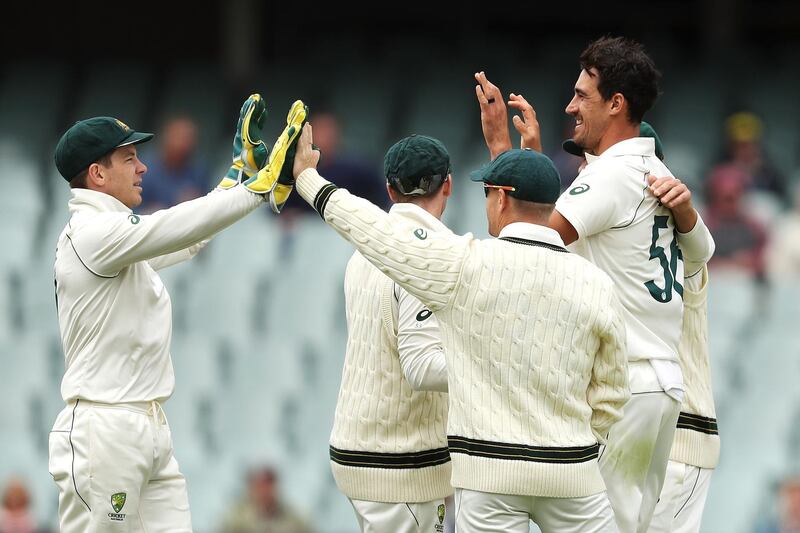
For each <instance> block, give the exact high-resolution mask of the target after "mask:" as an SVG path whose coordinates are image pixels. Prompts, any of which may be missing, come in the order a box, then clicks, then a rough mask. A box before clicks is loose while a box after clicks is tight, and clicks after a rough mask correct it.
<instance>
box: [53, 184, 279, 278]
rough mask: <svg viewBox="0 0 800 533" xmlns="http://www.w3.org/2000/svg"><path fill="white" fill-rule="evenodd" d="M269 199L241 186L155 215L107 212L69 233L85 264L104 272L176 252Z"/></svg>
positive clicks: (95, 270) (184, 203)
mask: <svg viewBox="0 0 800 533" xmlns="http://www.w3.org/2000/svg"><path fill="white" fill-rule="evenodd" d="M263 202H264V198H263V196H261V195H256V194H253V193H251V192H250V191H248V190H246V189H245V188H244V187H242V186H239V187H235V188H233V189H230V190H226V191H221V192H219V193H216V194H209V195H207V196H203V197H201V198H197V199H195V200H190V201H188V202H183V203H182V204H178V205H176V206H175V207H171V208H170V209H164V210H162V211H156V212H155V213H153V214H152V215H133V214H126V213H124V212H113V213H103V214H101V215H98V216H96V217H93V218H92V220H91V221H89V222H87V223H85V224H81V223H80V221H76V222H77V224H76V225H75V226H73V227H72V228H71V229H70V232H69V234H68V236H69V238H70V241H71V242H72V245H73V246H74V247H75V252H76V253H77V254H78V255H79V256H80V258H81V260H82V261H83V262H84V264H85V265H86V266H87V268H89V269H90V270H92V271H93V272H94V273H96V274H99V275H101V276H115V275H116V274H117V273H118V272H119V271H120V270H122V269H123V268H124V267H126V266H127V265H130V264H133V263H136V262H139V261H145V260H148V259H152V258H155V257H158V256H162V255H165V254H173V253H175V252H179V251H181V250H184V249H185V248H188V247H190V246H193V245H195V244H197V243H199V242H201V241H203V240H205V239H208V238H209V237H211V236H212V235H214V234H215V233H217V232H219V231H222V230H223V229H225V228H226V227H228V226H230V225H231V224H233V223H234V222H236V221H237V220H239V219H240V218H242V217H244V216H245V215H247V214H248V213H250V212H251V211H253V210H254V209H256V208H257V207H258V206H260V205H261V204H262V203H263Z"/></svg>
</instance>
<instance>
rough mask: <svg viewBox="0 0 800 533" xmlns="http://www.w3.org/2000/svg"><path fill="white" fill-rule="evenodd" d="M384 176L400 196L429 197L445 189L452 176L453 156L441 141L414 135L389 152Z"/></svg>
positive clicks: (384, 161) (396, 144) (384, 165)
mask: <svg viewBox="0 0 800 533" xmlns="http://www.w3.org/2000/svg"><path fill="white" fill-rule="evenodd" d="M383 173H384V175H385V176H386V180H387V181H388V182H389V185H391V187H392V188H393V189H394V190H396V191H397V192H399V193H401V194H405V195H408V196H425V195H426V194H430V193H432V192H434V191H436V190H437V189H438V188H439V187H441V185H442V183H444V182H445V180H446V179H447V176H448V174H450V154H449V153H447V148H445V147H444V144H442V142H441V141H439V140H438V139H434V138H433V137H428V136H427V135H411V136H410V137H406V138H404V139H401V140H399V141H398V142H396V143H395V144H393V145H392V146H391V148H389V150H388V151H387V152H386V156H385V157H384V158H383Z"/></svg>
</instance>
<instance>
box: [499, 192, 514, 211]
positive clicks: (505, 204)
mask: <svg viewBox="0 0 800 533" xmlns="http://www.w3.org/2000/svg"><path fill="white" fill-rule="evenodd" d="M497 202H498V204H499V205H498V210H497V212H498V213H502V212H504V211H507V210H508V209H510V208H511V197H510V196H508V193H507V192H506V191H504V190H503V189H497Z"/></svg>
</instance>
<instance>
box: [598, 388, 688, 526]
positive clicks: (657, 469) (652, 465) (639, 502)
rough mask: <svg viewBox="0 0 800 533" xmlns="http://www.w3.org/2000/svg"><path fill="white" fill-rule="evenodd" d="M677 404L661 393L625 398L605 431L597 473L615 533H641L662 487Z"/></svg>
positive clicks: (678, 406)
mask: <svg viewBox="0 0 800 533" xmlns="http://www.w3.org/2000/svg"><path fill="white" fill-rule="evenodd" d="M680 407H681V406H680V404H679V403H678V402H677V401H676V400H675V399H673V398H671V397H670V396H668V395H667V394H666V393H665V392H663V391H654V392H643V393H634V392H632V393H631V399H630V400H628V403H626V404H625V407H624V411H623V415H622V419H621V420H620V421H618V422H617V423H616V424H614V425H613V426H612V427H611V431H610V432H609V433H608V443H607V445H606V446H605V448H604V449H603V450H602V452H601V455H600V461H599V462H600V473H601V474H602V475H603V481H605V483H606V490H607V491H608V499H609V500H610V501H611V507H612V508H613V509H614V516H615V517H616V520H617V525H618V526H619V530H620V533H645V532H646V531H647V528H648V526H649V525H650V520H651V518H652V517H653V512H654V510H655V507H656V502H657V501H658V496H659V494H660V493H661V487H662V486H663V485H664V476H665V474H666V469H667V461H668V460H669V452H670V450H671V449H672V439H673V437H674V436H675V425H676V424H677V422H678V414H679V412H680Z"/></svg>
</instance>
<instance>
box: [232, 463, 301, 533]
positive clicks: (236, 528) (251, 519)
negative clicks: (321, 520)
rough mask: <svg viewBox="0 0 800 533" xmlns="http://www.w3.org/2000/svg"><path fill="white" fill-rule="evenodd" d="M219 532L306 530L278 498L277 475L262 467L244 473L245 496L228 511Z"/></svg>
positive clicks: (290, 531)
mask: <svg viewBox="0 0 800 533" xmlns="http://www.w3.org/2000/svg"><path fill="white" fill-rule="evenodd" d="M221 530H222V533H309V532H310V531H311V529H310V527H309V526H308V524H307V523H306V521H305V520H304V519H303V518H302V517H301V516H300V515H299V514H298V513H297V512H295V511H294V510H293V509H291V508H290V507H288V506H287V505H286V504H284V503H283V502H282V501H281V500H280V493H279V489H278V476H277V474H276V473H275V471H274V470H273V469H272V468H269V467H263V468H257V469H255V470H253V471H251V472H250V473H249V474H248V476H247V497H246V498H245V499H244V500H243V501H241V502H239V503H237V504H236V505H235V506H234V507H233V508H232V509H231V510H230V512H229V513H228V516H227V517H226V519H225V522H224V523H223V526H222V528H221Z"/></svg>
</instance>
